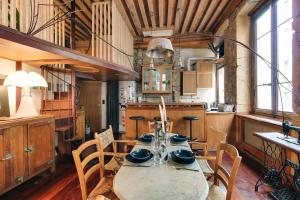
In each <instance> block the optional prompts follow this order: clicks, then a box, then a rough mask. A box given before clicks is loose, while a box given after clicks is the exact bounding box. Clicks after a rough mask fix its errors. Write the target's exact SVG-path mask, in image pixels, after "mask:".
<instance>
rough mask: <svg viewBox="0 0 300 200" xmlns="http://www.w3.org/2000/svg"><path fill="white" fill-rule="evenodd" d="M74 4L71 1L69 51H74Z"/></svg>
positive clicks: (73, 1) (73, 0)
mask: <svg viewBox="0 0 300 200" xmlns="http://www.w3.org/2000/svg"><path fill="white" fill-rule="evenodd" d="M75 9H76V3H75V0H72V1H71V12H72V14H71V33H70V45H71V49H75V32H76V14H75Z"/></svg>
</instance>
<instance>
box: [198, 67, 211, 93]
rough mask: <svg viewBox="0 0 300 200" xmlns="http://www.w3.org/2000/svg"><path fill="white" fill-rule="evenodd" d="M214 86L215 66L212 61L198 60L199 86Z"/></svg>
mask: <svg viewBox="0 0 300 200" xmlns="http://www.w3.org/2000/svg"><path fill="white" fill-rule="evenodd" d="M212 87H213V67H212V62H208V61H198V62H197V88H212Z"/></svg>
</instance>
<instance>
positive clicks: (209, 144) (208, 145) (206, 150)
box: [189, 127, 227, 178]
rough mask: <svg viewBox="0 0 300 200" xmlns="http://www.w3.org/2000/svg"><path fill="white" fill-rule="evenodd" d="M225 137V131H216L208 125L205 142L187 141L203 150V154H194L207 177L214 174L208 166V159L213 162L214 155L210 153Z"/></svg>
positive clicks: (224, 140)
mask: <svg viewBox="0 0 300 200" xmlns="http://www.w3.org/2000/svg"><path fill="white" fill-rule="evenodd" d="M226 138H227V133H224V132H221V131H217V130H216V129H214V128H213V127H210V128H208V134H207V141H206V142H205V143H203V142H193V141H192V142H189V144H190V145H193V146H195V148H196V149H200V150H201V151H203V155H198V156H196V160H197V162H198V164H199V166H200V168H201V169H202V171H203V173H204V175H205V176H206V177H207V178H209V177H211V176H212V175H213V174H214V170H213V169H212V168H211V167H210V165H209V163H208V161H212V162H215V160H216V156H215V155H213V156H212V155H211V154H212V152H215V151H216V150H217V147H218V145H219V144H220V143H221V142H226Z"/></svg>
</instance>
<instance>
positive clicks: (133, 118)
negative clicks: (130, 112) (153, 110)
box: [129, 116, 145, 139]
mask: <svg viewBox="0 0 300 200" xmlns="http://www.w3.org/2000/svg"><path fill="white" fill-rule="evenodd" d="M129 119H131V120H135V138H136V139H137V138H138V134H139V128H138V121H139V120H144V119H145V117H144V116H131V117H129Z"/></svg>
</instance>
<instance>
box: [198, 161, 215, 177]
mask: <svg viewBox="0 0 300 200" xmlns="http://www.w3.org/2000/svg"><path fill="white" fill-rule="evenodd" d="M196 160H197V162H198V164H199V166H200V168H201V170H202V172H203V174H204V175H205V176H211V175H213V174H214V170H212V168H211V167H210V165H209V164H208V162H207V160H205V159H199V158H197V159H196Z"/></svg>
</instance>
